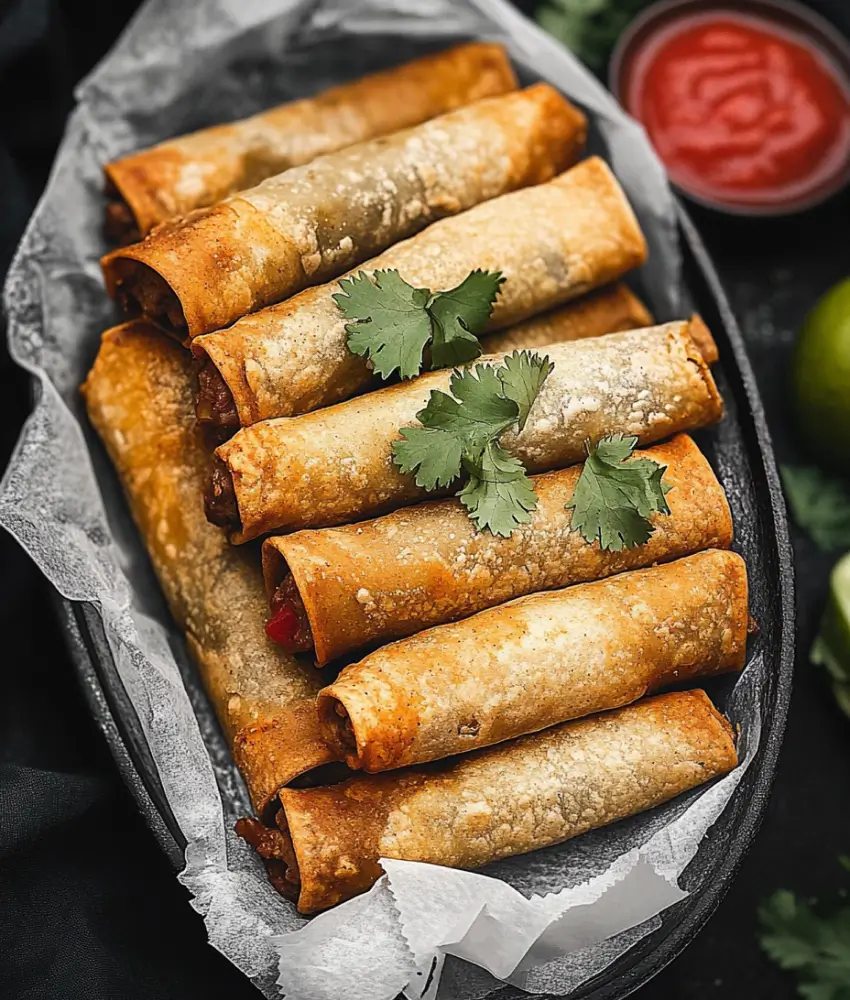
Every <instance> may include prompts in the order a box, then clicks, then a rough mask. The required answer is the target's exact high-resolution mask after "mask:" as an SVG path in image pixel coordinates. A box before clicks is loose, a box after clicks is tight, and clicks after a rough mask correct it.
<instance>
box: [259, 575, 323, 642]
mask: <svg viewBox="0 0 850 1000" xmlns="http://www.w3.org/2000/svg"><path fill="white" fill-rule="evenodd" d="M269 604H270V608H271V613H272V614H271V618H270V619H269V620H268V622H267V623H266V635H267V636H268V637H269V638H270V639H271V640H272V642H276V643H277V644H278V645H279V646H283V648H284V649H285V650H286V651H287V652H288V653H308V652H309V651H310V650H311V649H312V648H313V633H312V631H311V630H310V620H309V619H308V618H307V611H306V609H305V607H304V602H303V601H302V600H301V595H300V594H299V593H298V588H297V587H296V586H295V580H294V579H293V578H292V574H289V575H287V576H285V577H284V578H283V580H282V581H281V583H280V584H279V586H278V588H277V590H275V592H274V594H273V595H272V599H271V601H270V602H269Z"/></svg>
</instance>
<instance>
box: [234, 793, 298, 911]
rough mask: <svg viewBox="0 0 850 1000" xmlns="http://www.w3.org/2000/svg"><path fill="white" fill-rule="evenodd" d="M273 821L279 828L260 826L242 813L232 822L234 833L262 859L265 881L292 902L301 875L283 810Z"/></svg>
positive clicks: (255, 820) (296, 897)
mask: <svg viewBox="0 0 850 1000" xmlns="http://www.w3.org/2000/svg"><path fill="white" fill-rule="evenodd" d="M277 824H278V827H279V829H275V828H274V827H269V826H264V825H263V824H262V823H261V822H260V821H259V820H258V819H253V817H248V816H246V817H244V818H243V819H239V820H237V821H236V833H237V834H238V835H239V836H240V837H241V838H242V839H243V840H244V841H245V842H246V843H247V844H250V845H251V847H253V848H254V850H255V851H256V852H257V854H259V855H260V857H261V858H262V859H263V862H264V864H265V866H266V872H267V873H268V876H269V882H271V884H272V885H273V886H274V887H275V889H277V891H278V892H279V893H280V894H281V896H283V897H284V899H289V900H292V901H293V902H295V900H297V899H298V891H299V889H300V887H301V876H300V874H299V871H298V861H297V859H296V857H295V851H294V850H293V848H292V838H291V837H290V836H289V834H288V832H287V830H286V818H285V817H284V815H283V810H280V811H279V812H278V814H277Z"/></svg>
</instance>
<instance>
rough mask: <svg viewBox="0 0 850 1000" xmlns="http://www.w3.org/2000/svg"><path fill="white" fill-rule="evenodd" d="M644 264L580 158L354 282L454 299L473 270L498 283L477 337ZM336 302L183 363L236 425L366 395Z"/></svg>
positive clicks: (602, 180) (365, 373)
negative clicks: (228, 403) (224, 397)
mask: <svg viewBox="0 0 850 1000" xmlns="http://www.w3.org/2000/svg"><path fill="white" fill-rule="evenodd" d="M645 258H646V244H645V243H644V239H643V235H642V234H641V231H640V228H639V226H638V223H637V220H636V219H635V217H634V214H633V212H632V210H631V208H630V206H629V204H628V202H627V201H626V197H625V195H624V194H623V192H622V190H621V188H620V186H619V184H618V183H617V181H616V179H615V178H614V175H613V174H612V173H611V171H610V170H609V169H608V167H607V166H606V165H605V163H604V162H603V161H602V160H600V159H599V158H598V157H591V158H590V159H588V160H584V161H583V162H582V163H579V164H578V165H577V166H575V167H573V168H572V170H568V171H567V172H566V173H564V174H561V175H560V176H559V177H557V178H555V180H553V181H550V182H549V183H548V184H539V185H537V186H536V187H532V188H528V189H527V190H525V191H517V192H514V193H513V194H507V195H504V196H503V197H502V198H497V199H494V200H492V201H488V202H485V203H484V204H482V205H478V206H476V207H475V208H473V209H470V211H468V212H464V213H463V214H462V215H459V216H456V217H455V218H453V219H444V220H443V221H442V222H438V223H436V224H435V225H433V226H430V227H429V228H428V229H426V230H425V231H424V232H422V233H419V235H418V236H415V237H413V238H412V239H410V240H407V241H406V242H404V243H399V244H397V245H396V246H394V247H391V248H390V249H389V250H387V251H386V252H385V253H383V254H381V255H380V256H379V257H376V258H375V259H373V260H371V261H369V263H368V264H367V265H366V266H365V270H366V271H367V272H372V271H375V270H380V269H387V268H395V269H396V270H398V271H399V273H400V274H401V276H402V278H404V279H405V281H407V282H409V283H410V284H412V285H415V286H416V287H419V288H430V289H431V290H432V291H439V290H446V289H449V288H454V287H455V286H456V285H458V284H459V283H460V282H461V281H463V279H464V278H465V277H466V276H467V275H468V274H469V272H470V271H473V270H475V269H476V268H482V269H485V270H492V271H501V272H502V273H503V274H504V275H505V278H506V280H505V283H504V284H503V285H502V287H501V291H500V294H499V297H498V298H497V300H496V304H495V307H494V309H493V312H492V315H491V317H490V322H489V326H488V329H491V330H497V329H502V328H503V327H506V326H510V325H512V324H513V323H518V322H520V321H522V320H524V319H527V318H529V317H530V316H533V315H535V314H536V313H540V312H543V311H544V310H546V309H551V308H554V307H555V306H558V305H561V304H562V303H564V302H567V301H569V300H571V299H575V298H578V297H579V296H581V295H583V294H584V293H585V292H587V291H589V290H590V289H593V288H597V287H599V286H601V285H604V284H606V283H607V282H610V281H614V280H615V279H617V278H619V277H620V276H621V275H623V274H625V273H626V272H627V271H630V270H631V269H632V268H634V267H637V266H638V265H639V264H642V263H643V261H644V260H645ZM338 291H339V286H338V283H337V282H332V283H330V284H327V285H321V286H319V287H318V288H312V289H308V290H307V291H305V292H302V293H301V294H300V295H296V296H295V297H293V298H291V299H289V300H288V301H286V302H283V303H281V304H280V305H277V306H272V307H271V308H269V309H264V310H262V311H261V312H258V313H255V314H254V315H251V316H246V317H245V318H244V319H242V320H240V321H239V322H238V323H236V324H235V325H234V326H233V327H231V328H230V329H229V330H222V331H219V332H218V333H214V334H210V335H209V336H207V337H199V338H198V339H197V340H195V341H194V343H193V344H192V349H193V351H194V352H195V353H196V354H197V355H198V356H199V357H200V358H201V359H202V361H206V360H207V359H209V365H208V366H205V369H206V370H208V369H209V367H212V368H214V370H215V372H217V374H218V376H220V378H219V380H218V381H219V382H221V381H223V382H224V383H225V384H226V389H227V392H228V393H229V395H230V396H231V397H232V406H233V407H235V410H236V414H237V415H238V422H239V423H240V424H242V425H243V426H247V425H248V424H253V423H256V422H257V421H259V420H265V419H268V418H270V417H280V416H292V415H294V414H298V413H305V412H307V411H308V410H314V409H317V408H318V407H321V406H328V405H329V404H331V403H335V402H338V401H339V400H341V399H347V398H348V397H350V396H353V395H354V394H355V393H357V392H359V391H360V390H362V389H364V388H367V387H368V386H369V384H370V382H371V379H372V373H371V370H370V368H369V366H368V364H367V363H366V361H365V360H364V359H363V358H362V357H358V356H357V355H356V354H352V353H351V351H349V349H348V346H347V333H346V329H345V324H346V320H345V318H344V317H343V315H342V313H341V312H340V310H339V307H338V306H337V304H336V302H335V301H334V299H333V295H334V294H336V293H337V292H338ZM225 409H226V407H225ZM202 415H203V414H202Z"/></svg>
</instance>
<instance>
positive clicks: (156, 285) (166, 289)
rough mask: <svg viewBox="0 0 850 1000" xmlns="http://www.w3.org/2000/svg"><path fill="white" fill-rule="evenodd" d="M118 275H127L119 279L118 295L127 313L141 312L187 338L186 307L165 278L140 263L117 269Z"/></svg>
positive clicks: (134, 262) (126, 264) (130, 262)
mask: <svg viewBox="0 0 850 1000" xmlns="http://www.w3.org/2000/svg"><path fill="white" fill-rule="evenodd" d="M116 271H118V272H119V273H120V272H122V271H123V274H120V277H119V278H118V282H117V295H118V300H119V302H120V303H121V306H122V308H123V309H124V310H126V311H127V312H128V313H131V314H132V313H138V312H139V311H141V312H142V313H143V314H144V315H145V316H150V317H151V319H155V320H156V321H157V322H158V323H160V324H161V325H162V326H164V327H166V328H168V329H171V330H174V331H175V332H178V333H180V334H181V336H182V335H183V334H185V332H186V317H185V316H184V315H183V307H182V306H181V305H180V300H179V299H178V298H177V296H176V295H175V294H174V292H173V290H172V288H171V286H170V285H169V284H168V282H167V281H166V280H165V279H164V278H163V277H161V276H160V275H159V274H157V273H156V271H154V270H153V268H150V267H148V266H147V265H146V264H140V263H138V262H137V261H128V262H125V266H123V267H119V266H116Z"/></svg>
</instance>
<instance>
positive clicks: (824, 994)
mask: <svg viewBox="0 0 850 1000" xmlns="http://www.w3.org/2000/svg"><path fill="white" fill-rule="evenodd" d="M758 916H759V923H760V925H761V933H760V941H761V946H762V948H763V949H764V951H765V952H766V953H767V954H768V955H769V956H770V958H772V959H773V961H774V962H776V963H777V965H779V966H780V967H781V968H783V969H788V970H790V971H793V972H796V973H797V976H798V985H797V992H798V993H799V995H800V996H801V997H805V998H806V1000H850V907H846V906H845V907H843V908H841V909H838V910H835V911H833V912H832V913H830V914H819V913H817V912H816V911H815V909H814V908H813V907H812V906H809V905H808V904H806V903H802V902H800V901H799V900H798V899H797V898H796V896H795V895H794V894H793V893H792V892H788V891H786V890H780V891H779V892H776V893H774V894H773V895H772V896H770V897H769V898H768V899H766V900H765V901H764V903H762V905H761V906H760V907H759V912H758Z"/></svg>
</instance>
